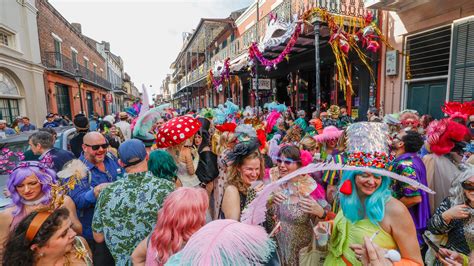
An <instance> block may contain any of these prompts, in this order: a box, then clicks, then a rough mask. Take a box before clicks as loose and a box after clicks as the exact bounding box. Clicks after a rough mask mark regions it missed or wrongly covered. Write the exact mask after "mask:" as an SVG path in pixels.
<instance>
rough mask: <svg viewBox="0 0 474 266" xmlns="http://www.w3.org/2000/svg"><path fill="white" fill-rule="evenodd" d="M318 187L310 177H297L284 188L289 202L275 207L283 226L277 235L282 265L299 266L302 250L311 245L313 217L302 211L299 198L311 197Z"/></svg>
mask: <svg viewBox="0 0 474 266" xmlns="http://www.w3.org/2000/svg"><path fill="white" fill-rule="evenodd" d="M316 186H317V185H316V182H315V181H314V180H313V179H312V178H311V177H310V176H308V175H303V176H297V177H295V178H293V179H292V180H291V181H290V182H288V186H287V187H285V188H284V191H283V192H284V193H285V194H286V195H287V196H288V200H286V201H285V202H282V203H281V204H279V205H277V206H275V207H274V208H275V209H274V211H275V214H276V217H277V219H278V220H279V221H280V225H281V231H280V232H278V233H277V234H276V240H277V243H278V249H277V251H278V254H279V257H280V263H281V265H299V252H300V250H301V249H302V248H304V247H307V246H308V245H310V244H311V241H312V239H313V233H312V232H313V227H312V221H311V215H310V214H307V213H305V212H303V211H302V210H301V208H300V206H299V197H300V195H301V196H303V195H306V196H307V195H309V194H310V193H311V192H312V191H313V190H314V189H315V188H316ZM308 189H309V190H311V191H308Z"/></svg>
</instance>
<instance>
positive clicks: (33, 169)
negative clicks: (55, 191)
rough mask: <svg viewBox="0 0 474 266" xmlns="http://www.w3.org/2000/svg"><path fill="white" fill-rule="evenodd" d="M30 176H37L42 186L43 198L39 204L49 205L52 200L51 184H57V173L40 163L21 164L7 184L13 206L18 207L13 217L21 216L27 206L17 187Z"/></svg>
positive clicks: (27, 162) (28, 162)
mask: <svg viewBox="0 0 474 266" xmlns="http://www.w3.org/2000/svg"><path fill="white" fill-rule="evenodd" d="M30 176H35V177H36V178H38V181H39V183H40V184H41V191H42V192H43V193H42V194H43V196H42V198H41V200H40V202H38V203H41V204H49V202H50V200H51V193H50V191H51V183H53V182H56V172H54V170H52V169H50V168H48V167H46V166H45V165H43V164H42V163H39V162H35V161H26V162H21V163H19V164H18V166H17V167H16V168H15V169H14V170H13V171H12V173H11V174H10V177H9V178H8V183H7V187H8V191H9V192H10V194H11V197H12V201H13V204H14V205H15V206H16V209H15V210H14V211H13V216H17V215H18V214H20V213H21V212H22V210H23V207H24V205H25V200H24V199H23V198H22V197H21V196H20V194H19V193H18V191H17V186H18V185H20V184H21V183H22V182H23V180H25V178H27V177H30Z"/></svg>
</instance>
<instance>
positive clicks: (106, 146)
mask: <svg viewBox="0 0 474 266" xmlns="http://www.w3.org/2000/svg"><path fill="white" fill-rule="evenodd" d="M84 145H86V146H87V147H90V148H91V149H92V150H93V151H96V150H98V149H100V148H102V149H104V150H105V149H107V148H108V147H109V143H108V142H105V143H104V144H99V145H89V144H85V143H84Z"/></svg>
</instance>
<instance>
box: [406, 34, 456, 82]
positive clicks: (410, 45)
mask: <svg viewBox="0 0 474 266" xmlns="http://www.w3.org/2000/svg"><path fill="white" fill-rule="evenodd" d="M450 47H451V25H448V26H445V27H441V28H438V29H435V30H432V31H427V32H424V33H420V34H417V35H413V36H409V37H407V54H408V55H409V56H410V57H409V66H408V67H409V76H408V77H407V79H417V78H427V77H436V76H444V75H448V70H449V50H450Z"/></svg>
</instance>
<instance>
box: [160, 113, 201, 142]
mask: <svg viewBox="0 0 474 266" xmlns="http://www.w3.org/2000/svg"><path fill="white" fill-rule="evenodd" d="M199 128H201V122H199V120H197V119H195V118H193V117H190V116H178V117H175V118H172V119H171V120H168V122H166V123H165V124H164V125H163V126H162V127H161V128H160V129H159V130H158V134H156V145H157V146H158V148H168V147H172V146H176V145H178V144H180V143H182V142H184V141H185V140H187V139H189V138H190V137H192V136H193V135H194V134H196V132H198V131H199Z"/></svg>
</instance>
